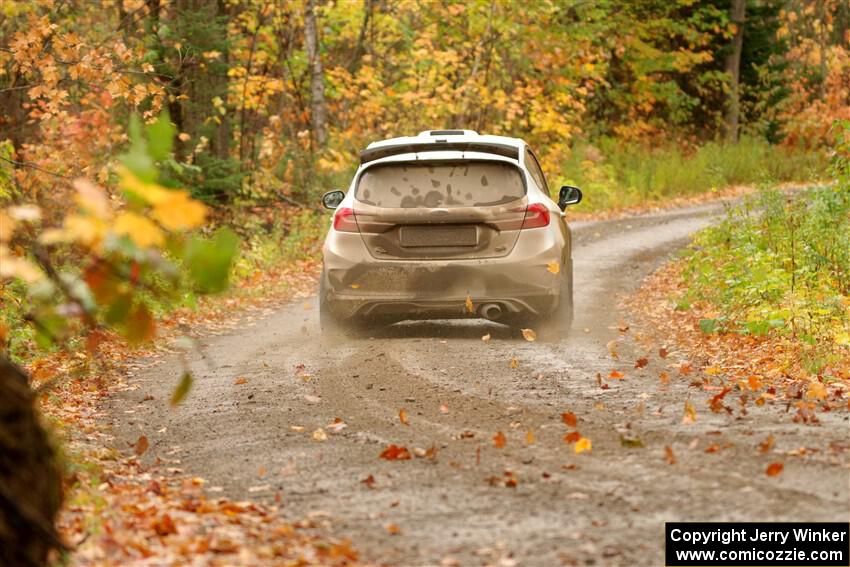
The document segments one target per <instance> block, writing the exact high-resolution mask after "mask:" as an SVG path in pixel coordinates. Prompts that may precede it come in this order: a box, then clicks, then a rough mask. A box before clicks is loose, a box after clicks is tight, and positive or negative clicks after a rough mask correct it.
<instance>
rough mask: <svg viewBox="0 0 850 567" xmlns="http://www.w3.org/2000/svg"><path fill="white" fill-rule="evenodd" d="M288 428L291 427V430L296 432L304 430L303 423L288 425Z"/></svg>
mask: <svg viewBox="0 0 850 567" xmlns="http://www.w3.org/2000/svg"><path fill="white" fill-rule="evenodd" d="M289 429H291V430H292V431H297V432H299V433H301V432H302V431H304V426H303V425H290V426H289Z"/></svg>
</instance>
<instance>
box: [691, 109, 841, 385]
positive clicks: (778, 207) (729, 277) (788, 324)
mask: <svg viewBox="0 0 850 567" xmlns="http://www.w3.org/2000/svg"><path fill="white" fill-rule="evenodd" d="M841 126H842V128H843V130H842V131H841V132H840V133H839V139H838V143H837V145H836V149H835V154H834V163H833V176H834V177H833V179H832V182H831V183H830V184H828V185H824V186H820V187H814V188H811V189H808V190H806V191H804V192H801V193H798V194H794V195H788V194H783V193H781V192H779V191H776V190H773V189H766V190H764V191H762V192H761V193H759V194H758V195H757V196H756V197H754V198H751V199H748V200H747V201H746V202H745V203H744V204H742V205H740V206H736V207H734V208H732V209H730V210H729V212H728V214H727V216H726V218H725V219H724V220H723V221H722V222H720V223H719V224H718V225H717V226H713V227H711V228H708V229H706V230H705V231H703V232H701V233H700V234H699V235H698V236H697V237H696V238H695V240H694V244H693V245H692V247H691V252H690V254H689V256H688V259H687V261H686V264H685V269H684V271H683V273H682V277H683V279H684V282H685V284H686V285H687V288H688V289H687V293H685V294H684V295H683V296H682V297H681V299H680V300H679V305H678V307H679V308H680V309H688V308H689V307H690V306H691V305H692V304H694V303H698V302H705V303H707V304H709V305H711V306H712V307H713V308H715V309H716V310H717V313H718V314H717V316H716V317H710V318H703V319H701V320H700V321H699V326H700V328H701V330H702V331H703V332H705V333H737V334H741V335H753V336H771V335H773V336H777V337H787V338H789V339H791V340H793V341H794V343H795V344H797V345H799V349H795V350H794V351H793V352H791V353H789V355H793V357H797V355H800V356H799V357H798V358H797V360H799V362H800V363H801V364H802V366H803V368H804V369H805V370H806V371H807V372H808V373H810V374H811V375H814V376H821V377H823V378H824V379H825V380H826V381H832V380H837V379H839V378H840V377H843V378H848V377H850V376H844V375H843V374H841V373H842V372H847V371H848V370H850V369H848V368H847V360H848V359H849V358H850V159H849V158H850V123H844V124H842V125H841ZM793 357H792V358H793ZM788 362H789V363H790V362H791V360H790V359H789V361H788Z"/></svg>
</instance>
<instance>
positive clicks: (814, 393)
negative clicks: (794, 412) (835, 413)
mask: <svg viewBox="0 0 850 567" xmlns="http://www.w3.org/2000/svg"><path fill="white" fill-rule="evenodd" d="M826 394H827V392H826V386H824V385H823V383H822V382H818V381H817V380H812V381H811V382H809V386H808V387H807V388H806V399H807V400H824V399H826Z"/></svg>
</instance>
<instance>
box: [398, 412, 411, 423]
mask: <svg viewBox="0 0 850 567" xmlns="http://www.w3.org/2000/svg"><path fill="white" fill-rule="evenodd" d="M398 420H399V421H400V422H402V423H403V424H405V425H410V422H409V421H407V412H406V411H404V409H400V410H398Z"/></svg>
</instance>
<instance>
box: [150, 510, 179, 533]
mask: <svg viewBox="0 0 850 567" xmlns="http://www.w3.org/2000/svg"><path fill="white" fill-rule="evenodd" d="M153 529H154V531H156V533H157V535H158V536H160V537H165V536H167V535H171V534H176V533H177V526H176V525H174V520H172V519H171V516H169V515H168V514H165V515H163V516H162V517H160V518H158V519H157V520H156V521H155V522H154V524H153Z"/></svg>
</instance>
